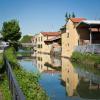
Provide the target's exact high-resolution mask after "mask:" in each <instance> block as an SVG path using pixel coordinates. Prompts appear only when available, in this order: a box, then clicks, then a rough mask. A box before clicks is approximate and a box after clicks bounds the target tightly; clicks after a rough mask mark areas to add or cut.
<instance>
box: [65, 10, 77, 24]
mask: <svg viewBox="0 0 100 100" xmlns="http://www.w3.org/2000/svg"><path fill="white" fill-rule="evenodd" d="M75 17H76V15H75V13H74V12H73V13H72V14H70V13H69V14H68V13H67V12H66V14H65V21H66V22H68V20H69V19H70V18H75Z"/></svg>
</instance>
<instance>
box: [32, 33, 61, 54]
mask: <svg viewBox="0 0 100 100" xmlns="http://www.w3.org/2000/svg"><path fill="white" fill-rule="evenodd" d="M59 34H60V33H59V32H40V33H39V34H36V35H35V36H34V41H33V42H34V44H35V45H36V47H35V52H36V53H46V54H50V50H51V46H52V44H51V43H47V42H45V41H46V40H48V39H51V38H53V37H56V36H59Z"/></svg>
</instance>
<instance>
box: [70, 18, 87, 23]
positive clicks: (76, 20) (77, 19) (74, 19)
mask: <svg viewBox="0 0 100 100" xmlns="http://www.w3.org/2000/svg"><path fill="white" fill-rule="evenodd" d="M70 20H71V21H72V22H74V23H79V22H81V21H83V20H86V19H85V18H70Z"/></svg>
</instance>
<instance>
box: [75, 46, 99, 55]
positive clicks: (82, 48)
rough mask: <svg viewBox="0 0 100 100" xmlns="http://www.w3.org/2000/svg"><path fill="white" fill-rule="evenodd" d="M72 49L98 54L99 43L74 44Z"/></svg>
mask: <svg viewBox="0 0 100 100" xmlns="http://www.w3.org/2000/svg"><path fill="white" fill-rule="evenodd" d="M74 50H75V51H78V52H81V53H86V52H87V53H96V54H100V44H90V45H79V46H76V47H75V49H74Z"/></svg>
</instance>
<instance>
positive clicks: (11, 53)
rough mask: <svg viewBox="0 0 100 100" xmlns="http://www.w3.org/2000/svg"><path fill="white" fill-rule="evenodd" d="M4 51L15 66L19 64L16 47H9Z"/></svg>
mask: <svg viewBox="0 0 100 100" xmlns="http://www.w3.org/2000/svg"><path fill="white" fill-rule="evenodd" d="M4 53H5V55H6V57H7V59H8V60H9V62H10V63H11V64H12V65H13V66H16V65H18V63H17V59H16V51H15V49H14V48H13V47H9V48H7V49H6V50H5V52H4Z"/></svg>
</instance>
